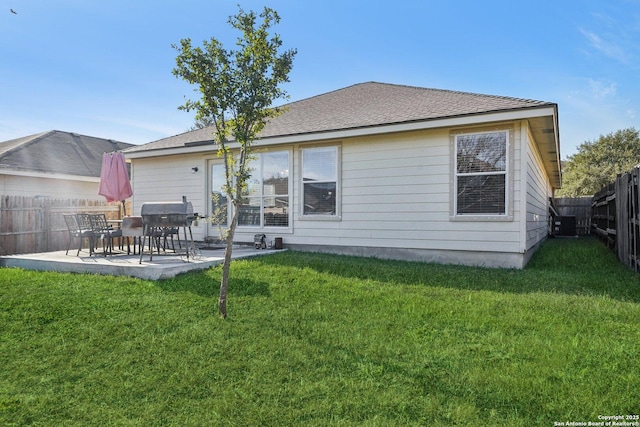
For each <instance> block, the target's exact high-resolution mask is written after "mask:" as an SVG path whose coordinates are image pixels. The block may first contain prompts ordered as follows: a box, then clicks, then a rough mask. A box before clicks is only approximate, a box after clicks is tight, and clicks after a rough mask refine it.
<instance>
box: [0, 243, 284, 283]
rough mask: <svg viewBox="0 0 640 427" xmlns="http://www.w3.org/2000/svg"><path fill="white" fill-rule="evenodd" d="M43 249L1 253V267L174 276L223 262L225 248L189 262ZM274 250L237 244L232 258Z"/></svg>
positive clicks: (208, 251) (168, 255)
mask: <svg viewBox="0 0 640 427" xmlns="http://www.w3.org/2000/svg"><path fill="white" fill-rule="evenodd" d="M65 252H66V251H57V252H43V253H34V254H20V255H5V256H0V267H16V268H22V269H25V270H37V271H58V272H70V273H88V274H105V275H112V276H130V277H137V278H141V279H147V280H160V279H167V278H171V277H174V276H176V275H178V274H180V273H186V272H188V271H193V270H204V269H207V268H210V267H212V266H215V265H218V264H222V263H223V262H224V249H200V250H199V253H197V254H196V256H195V257H190V258H189V260H188V261H187V260H186V258H185V257H184V255H183V254H182V255H181V254H179V253H177V254H175V253H172V252H167V253H161V254H157V253H154V254H153V259H152V260H150V259H149V258H150V256H149V253H148V252H147V253H144V254H143V257H142V264H140V255H127V253H126V252H123V253H115V254H114V255H109V256H104V255H102V254H95V255H93V256H89V253H88V252H86V250H84V251H82V252H80V255H79V256H76V254H75V250H72V251H69V254H68V255H65ZM274 252H275V251H274V250H261V249H255V248H254V247H253V246H236V247H234V248H233V255H232V256H233V259H239V258H247V257H252V256H257V255H265V254H270V253H274Z"/></svg>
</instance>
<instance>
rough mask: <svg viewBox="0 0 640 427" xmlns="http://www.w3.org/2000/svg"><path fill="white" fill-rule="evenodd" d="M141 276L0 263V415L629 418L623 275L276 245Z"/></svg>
mask: <svg viewBox="0 0 640 427" xmlns="http://www.w3.org/2000/svg"><path fill="white" fill-rule="evenodd" d="M219 275H220V269H218V268H216V269H212V270H209V271H206V272H193V273H188V274H185V275H181V276H178V277H176V278H174V279H170V280H165V281H159V282H152V281H145V280H139V279H131V278H121V277H120V278H115V277H103V276H92V275H76V274H58V273H41V272H30V271H22V270H18V269H0V366H1V369H0V425H9V426H10V425H46V426H49V425H65V426H73V425H79V426H80V425H81V426H85V425H131V426H133V425H135V426H138V425H158V426H161V425H176V426H200V425H215V426H218V425H220V426H254V425H268V426H288V425H295V426H298V425H314V426H327V425H336V426H350V425H366V426H398V425H408V426H411V425H415V426H423V425H429V426H434V425H435V426H437V425H443V426H444V425H465V426H469V425H471V426H494V425H495V426H499V425H504V426H553V425H554V422H562V423H565V422H567V421H570V422H585V423H586V422H589V421H590V422H597V421H600V420H599V419H598V416H599V415H608V416H610V415H628V414H629V415H630V414H638V413H639V412H640V401H639V400H638V396H639V390H640V278H639V276H638V275H637V274H636V273H634V272H632V271H630V270H628V269H627V268H626V267H624V266H622V265H621V264H619V263H618V262H617V260H616V259H615V256H614V255H613V254H612V253H611V252H610V251H609V250H607V248H606V247H604V246H603V245H601V244H600V243H598V242H597V241H595V240H591V239H584V240H583V239H581V240H550V241H548V242H547V243H545V245H543V247H542V248H541V249H540V250H539V251H538V252H537V253H536V254H535V256H534V258H533V260H532V261H531V263H530V264H529V266H528V267H527V268H526V269H525V270H523V271H514V270H496V269H483V268H470V267H455V266H440V265H430V264H421V263H408V262H393V261H380V260H373V259H362V258H351V257H340V256H330V255H316V254H305V253H295V252H285V253H279V254H273V255H270V256H263V257H257V258H253V259H248V260H243V261H235V262H234V264H233V269H232V281H231V285H230V293H229V315H230V318H229V319H227V320H226V321H223V320H220V319H219V318H218V316H217V313H216V303H217V289H218V280H219Z"/></svg>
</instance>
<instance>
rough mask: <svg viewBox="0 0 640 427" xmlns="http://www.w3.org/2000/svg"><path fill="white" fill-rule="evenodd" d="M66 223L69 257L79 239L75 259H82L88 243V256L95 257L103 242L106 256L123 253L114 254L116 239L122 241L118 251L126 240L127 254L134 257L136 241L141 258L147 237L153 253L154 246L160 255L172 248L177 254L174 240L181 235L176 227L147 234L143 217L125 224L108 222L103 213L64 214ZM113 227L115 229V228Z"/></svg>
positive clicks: (125, 219)
mask: <svg viewBox="0 0 640 427" xmlns="http://www.w3.org/2000/svg"><path fill="white" fill-rule="evenodd" d="M64 220H65V223H66V226H67V231H68V233H69V243H68V245H67V251H66V254H67V255H68V254H69V250H70V249H71V243H72V241H73V240H74V239H78V251H77V252H76V256H79V255H80V251H81V250H82V248H83V246H84V245H83V243H84V241H85V239H86V241H87V243H88V247H89V256H93V255H94V254H96V252H97V248H98V245H99V243H100V242H102V253H103V255H105V256H107V255H114V254H116V253H121V252H115V249H114V241H116V239H119V248H120V249H122V250H123V244H124V240H125V239H126V244H127V254H130V253H131V250H132V247H131V240H133V253H134V254H135V253H136V250H137V251H139V253H140V254H142V251H143V249H144V247H143V242H144V237H145V236H146V237H148V240H149V249H150V250H153V246H155V247H156V248H157V250H158V252H159V251H160V249H162V250H164V251H166V250H167V249H169V248H170V249H172V250H173V251H174V252H175V251H176V248H175V243H174V239H173V237H174V236H177V235H178V228H177V227H162V228H153V229H146V230H145V228H144V227H143V223H142V218H141V217H125V218H124V220H115V221H114V220H108V219H107V217H106V215H105V214H104V213H97V214H90V213H75V214H64ZM114 224H115V225H116V226H115V227H114ZM145 233H146V234H145ZM178 239H179V237H178ZM178 246H179V247H180V242H178Z"/></svg>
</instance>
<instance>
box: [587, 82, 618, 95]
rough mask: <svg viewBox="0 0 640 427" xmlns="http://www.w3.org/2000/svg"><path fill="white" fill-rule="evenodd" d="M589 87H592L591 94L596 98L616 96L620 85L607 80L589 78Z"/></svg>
mask: <svg viewBox="0 0 640 427" xmlns="http://www.w3.org/2000/svg"><path fill="white" fill-rule="evenodd" d="M589 88H590V89H591V95H592V96H593V97H594V98H595V99H601V98H607V97H613V96H616V94H617V91H618V85H617V84H616V83H615V82H611V81H607V80H594V79H589Z"/></svg>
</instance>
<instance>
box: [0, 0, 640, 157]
mask: <svg viewBox="0 0 640 427" xmlns="http://www.w3.org/2000/svg"><path fill="white" fill-rule="evenodd" d="M0 1H1V2H2V7H0V58H1V59H0V141H5V140H8V139H13V138H18V137H22V136H26V135H31V134H34V133H38V132H42V131H47V130H52V129H57V130H63V131H69V132H77V133H81V134H86V135H91V136H97V137H103V138H111V139H115V140H120V141H124V142H130V143H134V144H141V143H145V142H150V141H153V140H156V139H160V138H164V137H167V136H171V135H175V134H178V133H182V132H184V131H186V130H187V129H188V128H189V127H190V126H191V125H192V123H193V113H187V112H184V111H179V110H178V109H177V107H178V106H179V105H181V104H182V103H183V102H184V99H185V96H186V97H197V94H196V93H194V92H193V91H192V88H191V87H190V86H189V85H187V84H186V83H184V82H182V81H180V80H178V79H176V78H175V77H174V76H173V74H172V73H171V70H172V69H173V67H174V65H175V57H176V54H177V52H176V51H175V50H174V49H172V48H171V44H172V43H178V42H179V41H180V39H182V38H187V37H189V38H191V39H192V40H193V42H194V44H200V43H201V42H202V41H203V40H208V39H210V38H211V37H215V38H217V39H218V40H220V41H221V42H222V43H223V44H224V45H225V46H226V47H227V48H231V47H233V44H234V42H235V40H236V37H237V36H238V34H237V33H236V32H235V31H234V30H233V29H232V28H231V27H230V26H229V25H228V24H227V19H228V17H229V16H230V15H234V14H235V13H236V12H237V10H238V8H237V4H238V3H239V4H240V5H241V6H242V7H243V8H244V9H245V10H255V11H260V10H262V8H263V7H264V6H269V7H272V8H274V9H276V10H277V11H278V13H279V14H280V16H281V19H282V20H281V23H280V25H278V26H277V27H276V29H275V31H276V32H278V33H279V34H280V35H281V37H282V39H283V42H284V47H285V48H296V49H297V50H298V54H297V56H296V59H295V62H294V67H293V70H292V72H291V75H290V78H291V82H290V83H288V84H287V85H286V86H285V89H286V90H287V91H288V93H289V95H290V101H295V100H299V99H304V98H307V97H310V96H314V95H317V94H321V93H325V92H328V91H332V90H335V89H340V88H343V87H346V86H350V85H353V84H355V83H361V82H366V81H378V82H384V83H394V84H405V85H412V86H420V87H429V88H437V89H450V90H460V91H468V92H475V93H483V94H491V95H504V96H511V97H517V98H529V99H536V100H542V101H549V102H555V103H557V104H558V106H559V118H560V140H561V156H562V158H566V156H568V155H570V154H574V153H575V152H576V149H577V147H578V145H580V144H581V143H582V142H584V141H588V140H596V139H597V138H598V137H599V136H600V135H604V134H608V133H610V132H615V131H616V130H619V129H624V128H627V127H636V128H638V127H640V126H639V125H638V121H639V118H640V79H639V77H640V73H639V71H640V0H600V1H595V0H591V1H590V0H585V1H577V0H576V1H574V0H560V1H559V0H536V1H534V2H521V1H514V0H484V1H475V0H473V1H472V0H467V1H463V0H457V1H456V0H447V1H445V0H438V1H435V0H411V1H409V0H396V1H376V0H260V1H257V0H224V1H223V0H200V1H195V0H179V1H178V0H159V1H158V0H156V1H149V0H108V1H95V0H56V1H51V0H46V1H45V0H0ZM10 9H13V10H14V11H15V12H17V14H13V13H11V11H10ZM283 102H284V101H280V102H278V104H281V103H283Z"/></svg>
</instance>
